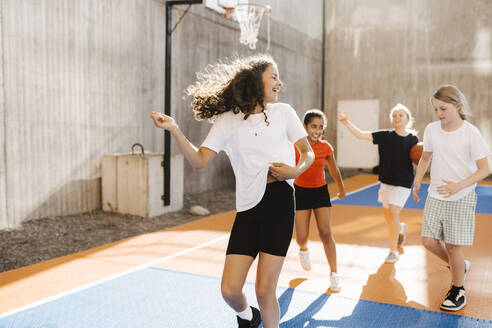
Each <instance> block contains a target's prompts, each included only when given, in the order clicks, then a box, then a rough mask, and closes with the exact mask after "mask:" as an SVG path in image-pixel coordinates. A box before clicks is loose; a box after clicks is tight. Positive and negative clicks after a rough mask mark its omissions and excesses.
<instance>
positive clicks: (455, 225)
mask: <svg viewBox="0 0 492 328" xmlns="http://www.w3.org/2000/svg"><path fill="white" fill-rule="evenodd" d="M476 205H477V195H476V194H475V191H471V192H470V193H468V195H466V196H465V197H463V198H460V199H458V200H455V201H448V200H440V199H436V198H432V197H427V200H426V202H425V208H424V222H423V223H422V237H427V238H433V239H438V240H444V242H445V243H447V244H452V245H463V246H464V245H472V244H473V237H474V234H475V207H476Z"/></svg>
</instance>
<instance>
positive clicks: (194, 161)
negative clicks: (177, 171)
mask: <svg viewBox="0 0 492 328" xmlns="http://www.w3.org/2000/svg"><path fill="white" fill-rule="evenodd" d="M150 117H151V118H152V120H154V124H155V126H156V127H158V128H161V129H165V130H168V131H169V132H170V133H171V135H172V136H173V137H174V139H175V140H176V143H177V144H178V146H179V148H180V149H181V152H182V153H183V155H184V157H185V158H186V159H187V160H188V162H189V163H190V164H191V166H193V167H194V168H197V169H199V168H203V167H206V166H207V165H208V163H210V161H211V160H212V159H213V158H214V157H215V156H216V155H217V153H216V152H214V151H213V150H211V149H208V148H205V147H200V148H197V147H195V146H194V145H193V144H192V143H191V142H190V141H189V140H188V139H187V138H186V137H185V135H184V134H183V132H182V131H181V129H180V128H179V126H178V125H177V124H176V122H175V121H174V119H173V118H172V117H170V116H167V115H164V114H162V113H158V112H152V114H150Z"/></svg>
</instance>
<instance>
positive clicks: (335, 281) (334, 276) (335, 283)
mask: <svg viewBox="0 0 492 328" xmlns="http://www.w3.org/2000/svg"><path fill="white" fill-rule="evenodd" d="M330 289H331V290H332V291H334V292H339V291H341V290H342V286H341V285H340V276H339V275H338V273H336V272H332V273H331V275H330Z"/></svg>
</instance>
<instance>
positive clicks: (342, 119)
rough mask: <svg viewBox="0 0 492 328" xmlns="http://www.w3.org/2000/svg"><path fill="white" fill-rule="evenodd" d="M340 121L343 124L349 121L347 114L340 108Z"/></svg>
mask: <svg viewBox="0 0 492 328" xmlns="http://www.w3.org/2000/svg"><path fill="white" fill-rule="evenodd" d="M338 120H339V121H340V122H342V123H345V122H347V120H348V117H347V114H346V113H345V112H343V111H342V110H341V109H340V108H338Z"/></svg>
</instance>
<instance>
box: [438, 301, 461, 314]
mask: <svg viewBox="0 0 492 328" xmlns="http://www.w3.org/2000/svg"><path fill="white" fill-rule="evenodd" d="M465 305H466V301H465V302H463V304H461V305H460V306H459V307H454V308H448V307H445V306H442V305H441V306H440V307H439V308H440V309H441V310H444V311H448V312H456V311H459V310H461V309H462V308H464V307H465Z"/></svg>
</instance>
